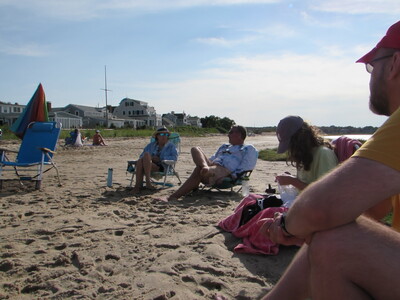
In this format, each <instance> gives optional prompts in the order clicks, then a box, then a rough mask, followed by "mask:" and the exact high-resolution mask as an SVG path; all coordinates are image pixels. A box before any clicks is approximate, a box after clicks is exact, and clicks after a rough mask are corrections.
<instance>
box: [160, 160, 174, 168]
mask: <svg viewBox="0 0 400 300" xmlns="http://www.w3.org/2000/svg"><path fill="white" fill-rule="evenodd" d="M162 163H164V164H166V165H169V166H172V165H174V164H175V163H176V161H175V160H172V159H165V160H163V161H162Z"/></svg>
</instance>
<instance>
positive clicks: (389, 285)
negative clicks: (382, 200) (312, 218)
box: [309, 218, 400, 299]
mask: <svg viewBox="0 0 400 300" xmlns="http://www.w3.org/2000/svg"><path fill="white" fill-rule="evenodd" d="M399 253H400V235H399V233H397V232H395V231H394V230H392V229H390V228H388V227H386V226H384V225H381V224H379V223H377V222H374V221H372V220H370V219H367V218H359V219H357V222H353V223H350V224H348V225H344V226H341V227H337V228H335V229H333V230H329V231H322V232H319V233H316V234H315V235H314V237H313V239H312V242H311V244H310V250H309V255H310V262H311V277H310V278H311V291H312V298H313V299H400V286H398V285H393V278H400V258H399V256H400V255H399Z"/></svg>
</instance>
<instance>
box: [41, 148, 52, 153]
mask: <svg viewBox="0 0 400 300" xmlns="http://www.w3.org/2000/svg"><path fill="white" fill-rule="evenodd" d="M39 149H40V151H43V152H46V153H49V152H50V153H51V154H55V153H56V152H55V151H53V150H50V149H49V148H39Z"/></svg>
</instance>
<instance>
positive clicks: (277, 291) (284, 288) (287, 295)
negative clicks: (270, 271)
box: [262, 244, 310, 300]
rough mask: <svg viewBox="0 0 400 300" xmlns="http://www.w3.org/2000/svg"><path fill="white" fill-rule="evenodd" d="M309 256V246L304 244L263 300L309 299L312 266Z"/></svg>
mask: <svg viewBox="0 0 400 300" xmlns="http://www.w3.org/2000/svg"><path fill="white" fill-rule="evenodd" d="M307 256H308V246H307V245H306V244H304V245H303V246H302V247H301V248H300V250H299V251H298V252H297V254H296V256H295V257H294V258H293V261H292V262H291V263H290V265H289V266H288V268H287V269H286V271H285V272H284V273H283V275H282V277H281V278H280V279H279V281H278V283H277V284H276V285H275V286H274V288H273V289H272V290H271V291H270V292H269V293H268V294H267V295H266V296H265V297H264V298H262V300H273V299H277V300H280V299H291V300H292V299H293V300H296V299H298V300H300V299H307V297H308V296H309V295H310V292H309V291H310V285H309V278H310V268H309V262H308V257H307Z"/></svg>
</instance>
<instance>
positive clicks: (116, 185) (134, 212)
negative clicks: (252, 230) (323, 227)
mask: <svg viewBox="0 0 400 300" xmlns="http://www.w3.org/2000/svg"><path fill="white" fill-rule="evenodd" d="M60 142H61V141H60ZM225 142H227V137H226V136H220V135H218V136H210V137H203V138H182V152H181V155H180V159H179V162H178V164H177V170H178V171H179V173H180V176H181V178H182V180H184V179H186V178H187V177H188V176H189V174H190V173H191V171H192V169H193V163H192V160H191V156H190V148H191V147H192V146H201V147H202V148H203V149H204V151H205V153H206V154H209V155H211V154H213V153H214V151H215V150H216V149H217V147H218V146H219V145H221V144H222V143H225ZM107 143H108V144H109V145H108V146H106V147H91V146H84V147H82V148H79V149H73V148H63V147H61V146H60V147H58V151H57V154H56V155H55V161H56V162H57V164H58V166H59V169H60V175H61V180H62V183H63V185H62V186H61V187H59V186H58V183H57V180H56V177H55V172H54V170H53V171H50V172H48V173H46V174H45V176H44V180H43V184H42V189H41V190H39V191H36V190H34V185H32V184H30V183H24V185H23V186H21V185H20V184H19V182H18V181H10V182H5V183H4V187H3V190H2V191H1V192H0V196H1V200H0V201H1V206H0V226H1V233H0V299H39V298H40V299H63V298H73V299H160V300H161V299H214V297H215V295H222V296H225V297H226V298H227V299H259V298H260V297H262V296H263V295H264V294H265V293H266V292H267V291H268V289H269V288H271V287H272V286H273V285H274V284H275V283H276V282H277V280H278V279H279V277H280V275H281V274H282V272H283V271H284V269H285V267H286V266H287V265H288V263H289V262H290V260H291V259H292V257H293V255H294V254H295V252H296V251H297V248H295V247H281V249H280V253H279V255H277V256H266V255H254V254H237V253H234V252H233V248H234V247H235V246H236V245H237V244H238V243H240V241H241V240H240V239H238V238H235V237H234V236H233V235H232V234H230V233H227V232H223V231H222V230H220V229H219V228H218V227H217V226H216V224H217V223H218V221H219V220H221V219H222V218H225V217H226V216H228V215H230V214H231V213H232V212H233V210H234V209H235V207H236V206H237V205H238V203H239V202H240V200H241V199H242V196H241V195H240V194H237V193H230V192H229V191H226V192H207V191H199V192H195V193H193V194H192V195H190V196H188V197H185V198H183V199H180V200H178V201H174V202H169V203H164V202H160V201H157V200H155V199H156V198H157V197H160V196H166V195H169V194H170V193H172V191H174V190H175V189H177V188H178V185H177V180H176V179H171V182H172V183H174V184H175V186H174V187H171V188H167V189H160V187H159V186H158V189H157V190H156V191H150V190H146V191H143V193H142V194H141V195H139V196H135V195H133V194H132V192H131V189H129V187H128V186H129V179H130V176H129V174H127V173H126V171H125V170H126V165H127V163H126V162H127V160H133V159H136V158H137V157H138V155H139V154H140V153H141V151H142V149H143V147H144V146H145V145H146V144H147V143H148V139H147V138H131V139H112V140H107ZM247 143H251V144H253V145H255V146H256V147H257V148H258V149H259V150H260V149H264V148H267V147H274V146H276V145H277V140H276V137H275V136H274V135H257V136H252V137H248V139H247ZM0 145H1V147H8V148H11V149H18V146H19V145H18V144H17V143H16V142H13V143H10V142H8V143H5V142H4V141H2V142H1V141H0ZM108 168H113V185H112V187H107V186H106V182H107V171H108ZM284 171H291V172H293V168H291V167H288V166H287V165H286V163H285V162H276V163H274V162H266V161H262V160H258V162H257V166H256V169H255V170H254V172H253V174H252V176H251V180H250V186H251V191H252V192H256V193H262V192H264V190H265V188H266V187H267V185H268V183H271V184H272V185H273V187H276V184H275V183H274V176H275V175H276V174H280V173H282V172H284Z"/></svg>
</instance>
